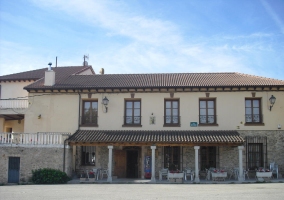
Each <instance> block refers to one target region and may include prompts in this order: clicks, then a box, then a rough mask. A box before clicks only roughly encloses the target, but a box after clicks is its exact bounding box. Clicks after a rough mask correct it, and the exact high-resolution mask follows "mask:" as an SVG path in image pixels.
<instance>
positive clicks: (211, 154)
mask: <svg viewBox="0 0 284 200" xmlns="http://www.w3.org/2000/svg"><path fill="white" fill-rule="evenodd" d="M218 150H219V148H218V147H215V146H202V147H200V162H201V163H200V164H201V170H205V169H209V168H210V167H214V168H216V167H218V164H219V153H218V152H219V151H218Z"/></svg>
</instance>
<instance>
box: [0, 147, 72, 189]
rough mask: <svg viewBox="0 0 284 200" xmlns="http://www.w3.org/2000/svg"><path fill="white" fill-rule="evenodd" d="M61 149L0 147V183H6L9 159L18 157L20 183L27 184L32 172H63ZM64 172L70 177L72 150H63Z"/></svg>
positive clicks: (67, 148)
mask: <svg viewBox="0 0 284 200" xmlns="http://www.w3.org/2000/svg"><path fill="white" fill-rule="evenodd" d="M63 153H64V148H63V145H62V147H53V148H51V147H48V148H47V147H16V146H0V157H1V159H0V169H1V170H0V183H4V184H6V183H8V170H9V169H8V168H9V157H20V177H19V180H20V183H24V182H29V180H30V178H31V176H32V170H35V169H40V168H52V169H59V170H61V171H62V170H63ZM65 172H66V173H67V175H68V176H70V177H71V176H72V149H71V148H69V147H66V149H65Z"/></svg>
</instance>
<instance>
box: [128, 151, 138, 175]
mask: <svg viewBox="0 0 284 200" xmlns="http://www.w3.org/2000/svg"><path fill="white" fill-rule="evenodd" d="M126 177H127V178H138V151H136V150H132V151H130V150H128V151H127V169H126Z"/></svg>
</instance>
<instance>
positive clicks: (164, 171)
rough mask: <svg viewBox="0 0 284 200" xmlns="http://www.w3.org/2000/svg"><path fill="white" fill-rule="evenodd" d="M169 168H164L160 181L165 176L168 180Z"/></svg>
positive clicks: (160, 173)
mask: <svg viewBox="0 0 284 200" xmlns="http://www.w3.org/2000/svg"><path fill="white" fill-rule="evenodd" d="M168 171H169V170H168V168H163V169H161V170H160V171H159V180H160V181H161V180H163V176H165V177H166V178H167V180H168Z"/></svg>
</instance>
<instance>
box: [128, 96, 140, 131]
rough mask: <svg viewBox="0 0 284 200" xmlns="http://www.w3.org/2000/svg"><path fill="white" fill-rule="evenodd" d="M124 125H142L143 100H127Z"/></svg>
mask: <svg viewBox="0 0 284 200" xmlns="http://www.w3.org/2000/svg"><path fill="white" fill-rule="evenodd" d="M124 125H141V101H140V100H126V101H125V117H124Z"/></svg>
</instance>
